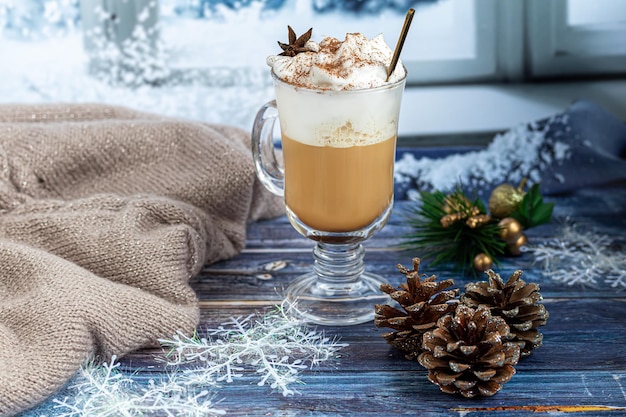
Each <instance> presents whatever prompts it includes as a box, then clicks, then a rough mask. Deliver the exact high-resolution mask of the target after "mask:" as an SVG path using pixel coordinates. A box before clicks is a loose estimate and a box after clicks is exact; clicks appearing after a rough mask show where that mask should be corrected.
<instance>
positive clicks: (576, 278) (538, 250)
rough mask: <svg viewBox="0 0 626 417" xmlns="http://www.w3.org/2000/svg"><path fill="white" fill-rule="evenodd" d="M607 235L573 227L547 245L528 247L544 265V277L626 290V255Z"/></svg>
mask: <svg viewBox="0 0 626 417" xmlns="http://www.w3.org/2000/svg"><path fill="white" fill-rule="evenodd" d="M613 245H614V241H613V239H611V238H609V237H608V236H607V235H602V234H597V233H592V232H583V231H580V230H578V229H577V228H576V227H574V226H572V225H567V226H565V227H564V228H563V231H562V232H561V234H560V236H559V237H557V238H555V239H552V240H551V241H549V242H547V243H545V244H539V245H536V246H531V247H528V248H527V250H528V251H531V252H532V253H533V254H534V255H535V259H536V260H537V261H538V262H541V263H542V266H543V269H544V272H543V273H544V275H546V276H548V277H550V278H552V279H553V280H555V281H557V282H561V283H564V284H567V285H577V284H579V285H590V286H594V285H597V284H598V283H599V282H598V281H601V282H603V283H604V284H609V285H610V286H611V287H612V288H626V256H625V254H624V252H623V250H620V249H618V250H615V248H614V247H613Z"/></svg>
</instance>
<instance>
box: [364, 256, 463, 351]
mask: <svg viewBox="0 0 626 417" xmlns="http://www.w3.org/2000/svg"><path fill="white" fill-rule="evenodd" d="M419 265H420V259H419V258H414V259H413V270H408V269H407V268H405V267H404V266H402V265H398V266H397V267H398V270H400V272H401V273H403V274H405V275H406V283H402V284H401V285H400V288H398V289H396V288H394V287H393V286H391V285H389V284H383V285H381V287H380V289H381V290H382V291H383V292H385V293H387V294H389V295H390V296H391V298H392V299H394V300H395V301H397V302H398V303H399V304H400V306H401V307H402V308H403V310H404V311H402V310H399V309H397V308H394V307H391V306H389V305H386V304H376V305H375V307H374V309H375V313H376V315H375V317H374V324H375V325H376V326H377V327H389V328H391V329H394V330H396V332H390V333H385V334H383V337H384V338H385V340H386V341H387V343H389V344H390V345H391V346H393V347H395V348H396V349H400V350H402V351H404V352H405V353H406V358H407V359H415V358H416V357H417V355H419V354H420V353H421V352H422V335H423V334H424V333H425V332H426V331H428V330H431V329H433V328H434V327H435V326H436V324H437V320H439V318H440V317H442V316H443V315H445V314H448V313H450V312H452V311H454V309H455V308H456V305H457V304H458V303H457V302H451V300H456V298H457V296H458V294H459V289H458V288H457V289H453V290H446V288H449V287H451V286H453V285H454V280H452V279H447V280H444V281H439V282H435V280H436V279H437V277H436V276H435V275H432V276H430V277H428V278H424V279H422V280H420V273H419ZM444 290H445V291H444Z"/></svg>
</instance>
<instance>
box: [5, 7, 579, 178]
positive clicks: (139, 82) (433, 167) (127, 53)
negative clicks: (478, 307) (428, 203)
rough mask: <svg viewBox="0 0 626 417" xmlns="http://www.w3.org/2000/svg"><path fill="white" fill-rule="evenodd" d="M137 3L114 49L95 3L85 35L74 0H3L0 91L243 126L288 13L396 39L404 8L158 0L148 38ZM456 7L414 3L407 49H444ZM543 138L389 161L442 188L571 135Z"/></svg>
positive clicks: (321, 31) (323, 29) (335, 31)
mask: <svg viewBox="0 0 626 417" xmlns="http://www.w3.org/2000/svg"><path fill="white" fill-rule="evenodd" d="M142 1H144V2H145V0H142ZM143 4H147V6H146V8H145V9H144V10H138V11H137V16H136V21H137V22H138V23H139V25H138V26H136V27H135V30H134V31H133V32H132V33H133V35H134V37H133V38H132V39H130V40H128V39H127V40H125V41H124V43H123V45H124V47H123V53H120V50H119V48H118V47H117V46H116V45H115V44H113V43H112V42H113V41H109V40H107V39H108V38H106V36H104V35H103V33H104V32H105V31H106V30H107V29H106V28H107V26H106V22H104V19H107V18H109V17H110V15H109V14H107V13H105V12H103V11H102V10H100V12H102V13H101V14H99V15H96V16H95V18H94V21H96V22H102V25H101V26H97V25H96V27H94V28H91V30H86V31H85V33H86V35H84V34H83V30H82V23H81V21H80V18H81V16H80V14H79V13H78V8H79V2H78V0H56V1H53V0H46V1H45V2H43V1H41V0H20V1H16V0H0V56H2V59H3V65H1V66H0V103H44V102H45V103H50V102H73V103H81V102H97V103H106V104H112V105H122V106H127V107H131V108H134V109H138V110H143V111H147V112H153V113H158V114H162V115H166V116H174V117H182V118H187V119H193V120H200V121H203V122H208V123H225V124H230V125H235V126H238V127H241V128H243V129H246V130H251V126H252V122H253V120H254V116H255V114H256V112H257V110H258V109H259V107H261V106H262V105H263V104H264V103H265V102H267V101H269V100H271V99H273V97H274V92H273V86H272V81H271V77H270V74H269V68H268V67H267V66H266V65H265V59H266V57H267V55H270V54H275V53H277V52H279V51H278V45H276V41H277V40H282V41H286V38H287V30H286V26H287V24H290V25H291V26H292V27H294V29H295V30H296V32H298V33H302V32H303V31H305V30H307V29H308V28H309V27H311V26H315V28H314V32H313V33H314V36H313V38H314V39H315V38H317V40H319V39H321V38H322V36H325V35H329V36H335V37H342V36H343V34H345V33H346V32H357V31H361V32H363V33H364V34H365V35H366V36H368V37H373V36H375V35H377V34H378V33H381V32H382V33H384V34H385V37H386V41H387V43H389V44H393V43H394V42H395V39H397V34H398V32H399V30H400V27H401V22H402V21H403V17H404V16H403V15H401V14H398V13H397V12H394V11H387V12H385V13H381V14H378V15H368V16H356V15H354V14H349V13H331V14H325V15H323V16H319V15H316V14H315V12H314V11H313V10H312V9H311V7H310V2H305V1H302V0H286V1H285V2H284V3H280V6H279V7H276V8H274V9H271V8H270V9H268V6H267V5H268V4H270V3H268V2H261V1H254V0H252V1H249V2H246V3H245V7H244V6H242V5H239V6H236V7H233V8H231V7H229V6H228V3H226V2H224V3H219V2H214V4H213V5H212V7H211V9H203V13H204V14H205V17H203V18H198V16H197V15H196V16H194V15H193V13H190V12H189V10H188V9H185V8H184V7H182V6H181V5H188V4H190V3H189V2H185V1H182V0H161V1H160V2H159V3H158V4H159V7H160V9H159V19H160V20H159V25H158V29H159V33H160V37H159V40H158V41H157V42H154V41H153V40H151V38H150V36H149V34H150V33H151V31H153V30H154V28H153V27H150V24H151V23H150V22H151V19H150V18H149V14H148V7H154V5H155V3H154V2H147V3H143ZM242 4H243V3H242ZM181 7H182V8H181ZM185 7H186V6H185ZM100 9H101V8H100ZM452 16H454V8H453V7H452V3H451V2H450V1H446V0H441V1H439V2H436V3H434V4H433V5H427V6H424V7H419V8H418V13H416V17H415V20H414V24H413V27H412V32H411V33H412V34H413V35H414V36H425V35H424V34H425V33H429V34H430V35H433V34H434V35H435V36H434V37H432V38H429V39H432V40H433V42H434V43H433V44H432V45H430V46H429V44H428V42H416V41H415V40H413V41H412V42H413V44H412V47H411V48H410V52H407V53H413V54H415V53H417V54H421V56H422V59H427V58H428V56H438V54H441V51H442V50H443V49H442V48H439V47H438V46H436V45H437V43H436V41H435V39H436V38H438V37H445V36H443V33H444V32H445V31H446V30H450V26H451V20H450V19H451V17H452ZM311 22H314V24H312V23H311ZM109 23H110V22H109ZM129 33H130V32H129ZM118 35H119V33H118ZM112 39H116V38H115V36H113V37H112ZM409 42H411V41H410V40H409ZM433 45H435V46H433ZM429 47H430V49H429ZM405 49H406V48H405ZM429 54H430V55H429ZM404 59H405V56H404V54H403V60H404ZM543 139H544V135H543V132H542V131H541V129H536V128H531V127H529V126H519V127H516V128H513V129H512V130H511V131H509V132H507V133H506V134H503V135H501V136H499V137H496V138H495V139H494V141H493V143H492V144H491V146H489V148H488V149H486V150H485V151H481V152H474V153H470V154H465V155H452V156H450V157H448V158H446V159H444V160H429V159H427V158H422V159H420V160H416V159H415V158H414V157H413V156H412V155H409V154H406V155H404V156H403V157H402V158H401V160H400V161H399V162H398V164H397V166H396V180H397V181H398V182H400V183H405V184H406V185H408V186H407V187H406V188H412V189H433V188H435V189H441V190H450V189H451V188H453V187H454V185H455V184H458V183H459V182H461V183H463V184H468V185H475V186H484V185H485V184H488V183H490V182H493V181H503V180H504V179H507V180H509V181H511V182H519V181H520V180H521V178H522V177H523V176H529V177H530V178H529V179H530V181H531V182H532V181H533V180H537V179H538V175H539V174H538V172H539V170H541V168H542V167H545V166H547V164H549V163H550V162H551V161H552V160H555V159H556V160H559V159H563V158H565V157H566V155H567V151H568V149H567V147H564V146H561V145H559V144H558V143H557V144H556V145H555V146H551V147H546V146H545V143H544V140H543ZM553 145H554V144H553ZM512 167H515V169H512Z"/></svg>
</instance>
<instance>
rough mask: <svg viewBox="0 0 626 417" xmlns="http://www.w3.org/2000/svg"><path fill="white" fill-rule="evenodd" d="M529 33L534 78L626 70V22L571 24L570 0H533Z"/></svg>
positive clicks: (622, 71)
mask: <svg viewBox="0 0 626 417" xmlns="http://www.w3.org/2000/svg"><path fill="white" fill-rule="evenodd" d="M526 33H527V41H528V61H527V62H528V70H529V76H530V77H532V78H541V77H556V76H574V75H578V76H583V75H616V74H624V73H626V42H624V41H623V40H624V39H626V23H624V24H606V25H597V24H596V25H576V26H571V25H568V22H567V0H551V1H545V0H530V2H529V3H528V10H527V14H526ZM619 40H622V41H621V42H620V41H619Z"/></svg>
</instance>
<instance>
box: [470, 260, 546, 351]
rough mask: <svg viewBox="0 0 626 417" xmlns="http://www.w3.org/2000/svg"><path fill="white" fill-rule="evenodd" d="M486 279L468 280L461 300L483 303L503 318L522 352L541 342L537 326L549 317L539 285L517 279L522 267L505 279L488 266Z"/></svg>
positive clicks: (493, 313)
mask: <svg viewBox="0 0 626 417" xmlns="http://www.w3.org/2000/svg"><path fill="white" fill-rule="evenodd" d="M486 274H487V275H488V276H489V281H488V282H487V281H482V282H476V283H469V284H467V285H466V286H465V294H464V295H463V296H462V297H461V302H462V303H463V304H466V305H468V306H470V307H478V306H479V305H485V306H487V307H489V308H490V309H491V314H492V315H494V316H500V317H502V318H504V320H506V323H507V324H508V325H509V327H510V329H511V334H512V335H513V341H515V342H516V343H517V344H519V347H520V349H521V354H522V356H528V355H529V354H530V352H532V350H533V349H534V348H536V347H538V346H541V342H542V340H543V335H542V334H541V333H540V332H539V331H538V330H537V327H539V326H543V325H544V324H546V321H547V319H548V317H549V314H548V311H547V310H546V308H545V307H544V305H543V304H539V302H540V301H541V300H543V297H542V296H541V293H540V292H539V285H537V284H535V283H530V284H526V283H525V282H524V281H523V280H521V279H520V277H521V276H522V271H519V270H518V271H515V272H513V274H511V276H510V278H509V279H508V280H507V282H506V283H505V282H504V281H503V280H502V278H501V277H500V275H498V274H497V273H495V272H493V271H492V270H488V271H487V272H486Z"/></svg>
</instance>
